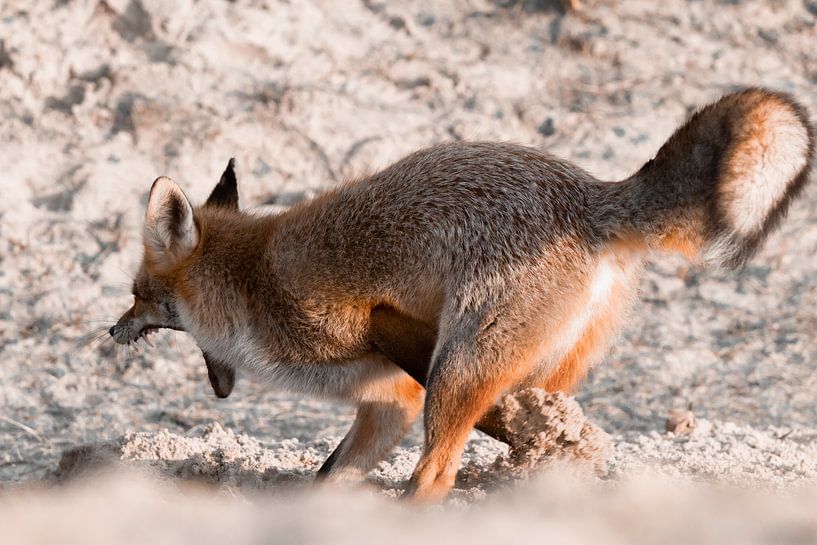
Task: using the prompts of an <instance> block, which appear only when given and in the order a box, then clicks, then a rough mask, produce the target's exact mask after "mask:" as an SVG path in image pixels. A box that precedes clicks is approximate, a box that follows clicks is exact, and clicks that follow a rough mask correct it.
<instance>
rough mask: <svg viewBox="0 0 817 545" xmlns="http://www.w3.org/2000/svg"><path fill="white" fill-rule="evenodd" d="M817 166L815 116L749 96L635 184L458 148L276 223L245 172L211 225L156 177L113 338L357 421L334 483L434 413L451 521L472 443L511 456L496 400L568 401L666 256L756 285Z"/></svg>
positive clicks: (428, 434)
mask: <svg viewBox="0 0 817 545" xmlns="http://www.w3.org/2000/svg"><path fill="white" fill-rule="evenodd" d="M813 153H814V132H813V130H812V128H811V126H810V124H809V121H808V116H807V113H806V111H805V110H804V109H803V108H802V107H801V106H799V105H798V104H797V103H796V102H795V101H794V100H793V99H792V98H791V97H790V96H788V95H786V94H783V93H779V92H772V91H768V90H764V89H756V88H751V89H747V90H744V91H741V92H737V93H734V94H730V95H727V96H725V97H723V98H721V99H720V100H719V101H717V102H715V103H713V104H710V105H709V106H706V107H704V108H703V109H701V110H699V111H698V112H697V113H695V114H694V115H692V116H691V118H690V119H689V120H688V121H687V122H686V123H685V124H684V125H683V126H681V127H680V128H679V129H678V130H677V131H676V132H675V133H674V134H673V135H672V137H671V138H670V139H669V140H668V141H667V142H666V143H665V144H664V145H663V146H662V147H661V149H660V150H659V151H658V153H657V155H656V156H655V158H654V159H652V160H650V161H649V162H648V163H646V164H645V165H644V166H643V167H641V169H640V170H638V171H637V172H636V173H635V174H633V175H632V176H630V177H629V178H627V179H626V180H623V181H620V182H603V181H599V180H597V179H596V178H594V177H593V176H591V175H590V174H588V173H587V172H585V171H583V170H581V169H580V168H578V167H576V166H575V165H573V164H570V163H568V162H566V161H563V160H560V159H557V158H555V157H552V156H550V155H547V154H545V153H542V152H540V151H537V150H534V149H530V148H526V147H521V146H517V145H511V144H501V143H450V144H443V145H438V146H434V147H431V148H428V149H425V150H422V151H418V152H416V153H413V154H411V155H409V156H408V157H406V158H404V159H402V160H400V161H398V162H397V163H395V164H393V165H392V166H390V167H388V168H386V169H385V170H383V171H381V172H379V173H377V174H374V175H373V176H370V177H367V178H365V179H361V180H357V181H353V182H349V183H345V184H342V185H339V186H338V187H336V188H334V189H332V190H331V191H328V192H326V193H323V194H321V195H320V196H318V197H317V198H315V199H313V200H311V201H309V202H305V203H301V204H298V205H296V206H294V207H293V208H291V209H289V210H288V211H286V212H284V213H281V214H279V215H275V216H261V215H258V214H253V213H248V212H243V211H241V210H240V209H239V203H238V190H237V181H236V173H235V164H234V161H233V160H230V162H229V164H228V165H227V168H226V170H225V172H224V174H223V175H222V177H221V179H220V181H219V182H218V184H217V185H216V187H215V189H214V190H213V192H212V194H211V195H210V197H209V198H208V200H207V202H206V203H204V205H202V206H198V207H193V206H192V205H191V204H190V202H189V201H188V199H187V197H186V196H185V194H184V193H183V192H182V190H181V189H180V188H179V186H177V185H176V184H175V183H174V182H173V181H171V180H170V179H169V178H166V177H161V178H158V179H157V180H156V181H155V182H153V186H152V187H151V190H150V197H149V202H148V209H147V215H146V219H145V227H144V259H143V262H142V264H141V266H140V268H139V271H138V273H137V275H136V278H135V281H134V283H133V295H134V299H135V301H134V304H133V306H132V307H131V308H130V309H129V310H128V311H127V312H126V313H125V314H124V315H123V316H122V317H121V318H120V320H119V321H118V322H117V324H116V325H114V326H113V327H112V328H111V329H110V334H111V336H112V337H113V338H114V340H115V341H116V342H118V343H132V342H135V341H137V340H139V339H141V338H144V337H146V336H147V335H149V334H150V333H151V332H153V331H154V330H156V329H158V328H173V329H177V330H182V331H186V332H188V333H189V334H190V335H192V336H193V338H194V339H195V340H196V342H197V343H198V345H199V347H200V348H201V350H202V352H203V354H204V360H205V362H206V364H207V370H208V375H209V378H210V382H211V385H212V387H213V390H214V391H215V393H216V395H217V396H219V397H226V396H228V395H229V394H230V392H231V391H232V389H233V386H234V383H235V377H236V373H237V372H245V371H246V372H250V373H252V374H255V375H260V376H261V377H264V378H266V379H268V380H270V381H271V382H273V383H275V384H277V385H279V386H283V387H285V388H288V389H290V390H293V391H296V392H302V393H304V394H311V395H316V396H325V397H328V398H334V399H341V400H347V401H352V402H354V403H355V404H356V405H357V407H358V410H357V417H356V419H355V421H354V424H353V426H352V428H351V430H350V431H349V433H348V434H347V435H346V436H345V437H344V438H343V440H342V441H341V442H340V444H339V445H338V447H337V449H336V450H335V451H334V452H333V453H332V454H331V455H330V456H329V458H328V459H327V460H326V463H325V464H324V465H323V467H321V469H320V470H319V476H320V477H322V478H324V479H328V480H348V479H361V478H363V477H364V476H365V475H366V474H367V472H368V471H369V470H370V469H371V468H372V467H373V466H374V465H375V464H376V463H377V462H378V461H380V460H381V459H382V458H384V457H385V456H386V455H387V454H388V453H389V451H390V450H391V449H392V448H393V447H394V445H395V444H396V443H397V442H398V441H399V440H400V438H401V437H402V436H403V434H404V433H405V432H406V430H407V428H408V426H409V425H410V424H411V423H412V422H413V421H414V420H415V418H416V417H417V415H418V414H419V412H420V411H421V410H423V416H424V424H425V440H424V447H423V453H422V456H421V458H420V460H419V462H418V464H417V467H416V468H415V470H414V472H413V474H412V476H411V479H410V480H409V482H408V485H407V496H408V497H410V498H414V499H415V500H416V501H426V502H427V501H435V500H438V499H440V498H442V497H444V496H445V495H446V493H447V492H448V490H449V489H450V487H451V486H452V484H453V481H454V478H455V475H456V472H457V470H458V467H459V460H460V454H461V451H462V448H463V445H464V443H465V441H466V438H467V436H468V434H469V432H470V430H471V429H472V428H473V427H474V426H476V427H477V428H478V429H482V430H484V431H486V432H488V433H489V434H491V435H494V436H495V437H497V438H499V439H502V438H503V431H502V430H501V429H499V428H498V427H497V425H496V418H495V417H493V416H492V414H493V413H492V408H493V407H494V404H495V402H496V400H497V398H498V397H499V396H500V395H502V394H503V393H504V392H507V391H513V390H515V389H518V388H522V387H529V386H539V387H542V388H544V389H546V390H549V391H556V390H563V391H570V390H571V389H572V388H574V387H575V386H576V385H577V383H578V382H579V381H581V380H582V379H583V377H584V376H585V374H586V373H587V371H588V369H589V368H590V366H592V365H594V364H595V363H597V362H599V360H601V359H602V358H603V357H604V355H605V352H606V351H607V349H608V347H609V345H610V343H611V342H612V341H613V340H614V339H615V336H616V334H617V333H618V331H619V327H620V325H621V321H622V316H623V315H624V314H626V312H627V311H628V309H629V308H630V306H631V305H632V304H633V303H634V300H635V299H636V298H637V285H638V279H639V274H640V273H641V271H642V268H643V266H644V262H645V259H646V258H647V257H648V256H649V255H650V253H651V252H653V251H678V252H681V253H683V254H685V255H686V256H687V257H688V258H689V259H691V260H693V261H697V262H700V263H702V264H707V265H711V266H714V267H716V268H719V269H735V268H738V267H740V266H742V265H743V264H744V263H745V262H746V261H747V260H748V259H749V258H750V257H751V256H752V255H753V254H754V253H755V252H756V251H757V250H758V248H759V247H760V245H761V243H762V242H763V240H764V238H765V237H766V235H767V234H768V233H769V231H770V230H771V229H772V228H774V227H775V225H776V224H777V223H778V222H779V221H780V219H781V218H782V217H783V216H784V215H785V213H786V210H787V208H788V206H789V204H790V202H791V201H792V199H793V198H794V197H795V196H796V195H797V194H798V193H799V192H800V191H801V189H802V187H803V185H804V184H805V183H806V181H807V178H808V174H809V169H810V163H811V161H812V156H813ZM424 392H425V395H424Z"/></svg>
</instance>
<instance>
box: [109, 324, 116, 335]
mask: <svg viewBox="0 0 817 545" xmlns="http://www.w3.org/2000/svg"><path fill="white" fill-rule="evenodd" d="M108 333H109V334H110V335H111V337H113V335H114V333H116V326H115V325H112V326H111V328H110V329H109V330H108Z"/></svg>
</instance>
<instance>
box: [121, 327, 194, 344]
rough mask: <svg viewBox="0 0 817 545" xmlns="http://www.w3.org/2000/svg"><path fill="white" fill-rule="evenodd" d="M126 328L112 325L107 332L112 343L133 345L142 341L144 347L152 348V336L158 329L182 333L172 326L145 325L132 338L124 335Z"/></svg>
mask: <svg viewBox="0 0 817 545" xmlns="http://www.w3.org/2000/svg"><path fill="white" fill-rule="evenodd" d="M125 327H127V326H123V325H119V324H117V325H114V326H113V327H111V329H109V330H108V333H109V334H110V335H111V337H113V339H114V341H116V342H117V343H119V344H135V343H136V342H137V341H143V342H144V343H145V344H146V345H148V346H150V347H153V346H154V345H153V340H152V338H151V337H152V336H153V334H154V333H156V332H157V331H159V330H160V329H174V330H176V331H182V329H180V328H178V327H172V326H164V325H157V324H147V325H145V326H142V328H141V329H140V330H139V331H138V332H137V333H136V334H135V335H133V336H131V335H128V334H127V333H125V331H126V330H123V328H125Z"/></svg>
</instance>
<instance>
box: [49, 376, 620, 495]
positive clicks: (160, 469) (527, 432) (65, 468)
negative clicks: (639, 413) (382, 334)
mask: <svg viewBox="0 0 817 545" xmlns="http://www.w3.org/2000/svg"><path fill="white" fill-rule="evenodd" d="M499 408H500V411H499V414H500V421H501V425H502V426H503V427H504V428H505V430H506V435H507V437H508V438H509V440H510V442H511V448H510V450H509V451H508V453H507V454H505V453H503V452H502V451H501V449H497V450H495V451H493V456H494V461H493V463H486V458H489V457H490V456H491V453H490V452H488V453H485V454H484V455H483V456H481V457H478V458H477V459H474V457H473V456H472V457H468V456H466V458H467V459H468V460H470V461H471V462H472V463H471V466H470V468H469V469H470V471H469V470H466V471H465V472H464V476H463V479H461V483H465V484H466V485H468V484H469V482H470V487H471V488H477V489H479V490H480V491H481V492H483V493H481V494H474V493H472V494H470V495H468V498H469V499H474V498H476V497H481V496H484V488H485V485H488V484H497V483H507V482H510V481H515V480H518V479H523V478H527V477H529V476H530V475H531V474H532V473H534V472H536V471H539V470H542V469H545V468H546V467H548V466H549V465H550V464H551V463H554V462H559V463H561V464H566V465H569V466H570V467H572V468H574V469H576V470H577V472H578V473H581V472H583V471H585V470H586V469H591V470H592V471H593V472H596V473H599V474H605V473H606V471H607V464H606V462H607V459H608V458H609V457H610V455H611V453H612V450H613V449H612V441H611V440H610V437H609V436H608V435H607V434H606V433H605V432H604V431H602V430H601V429H600V428H599V427H598V426H596V425H594V424H592V423H591V422H589V421H588V420H587V419H586V418H585V416H584V414H583V412H582V410H581V407H579V404H578V403H576V401H575V400H574V399H573V398H570V397H567V396H565V395H563V394H561V393H555V394H549V393H547V392H544V391H543V390H541V389H536V388H533V389H528V390H523V391H521V392H518V393H516V394H512V395H507V396H505V397H504V398H503V400H502V402H501V403H500V404H499ZM328 446H329V443H327V444H326V446H325V447H324V446H309V445H304V444H302V443H300V442H299V441H298V440H296V439H289V440H284V441H280V442H275V443H273V444H271V445H266V446H264V445H262V444H261V443H260V442H259V441H257V440H256V439H253V438H252V437H249V436H247V435H243V434H235V433H233V432H232V431H231V430H229V429H225V428H223V427H222V426H221V425H220V424H218V423H216V422H214V423H211V424H209V425H207V426H205V427H204V428H202V430H201V432H200V435H198V436H194V437H188V436H182V435H177V434H174V433H170V432H169V431H167V430H162V431H160V432H158V433H147V432H140V433H135V432H128V433H126V434H124V435H123V436H121V437H120V438H118V439H117V440H114V441H107V442H100V443H92V444H87V445H82V446H79V447H75V448H71V449H68V450H66V451H64V452H63V454H62V456H61V459H60V462H59V465H58V468H57V469H56V470H55V471H53V472H52V473H51V474H49V475H48V477H47V480H49V481H51V482H60V483H61V482H66V481H73V480H76V479H78V478H81V477H87V476H88V475H89V474H93V473H95V472H98V471H100V470H106V469H110V468H112V467H119V468H121V467H137V468H141V469H144V470H147V471H149V472H152V473H156V474H158V475H160V476H162V477H166V478H167V477H169V478H173V479H182V480H186V481H196V482H201V483H205V484H210V485H216V486H219V487H226V488H229V489H246V490H264V489H268V488H272V487H278V486H281V485H293V484H298V483H301V484H305V483H308V482H311V480H312V478H313V477H314V474H315V471H317V468H318V467H319V466H320V464H321V463H322V461H323V460H324V458H325V457H326V456H327V455H328V452H329V450H328ZM415 461H416V457H415V456H406V454H405V452H404V451H403V450H402V449H398V452H397V453H396V454H395V455H394V456H392V462H391V463H387V462H384V463H383V464H381V465H380V466H379V467H378V468H377V469H375V471H374V472H373V474H372V476H371V479H370V481H371V482H372V483H373V484H375V485H376V486H378V487H379V488H380V489H381V490H382V491H383V492H384V493H385V494H386V495H389V496H394V495H396V494H397V489H396V488H398V487H399V482H400V481H402V480H405V479H406V478H408V476H409V473H410V471H411V468H412V467H413V463H414V462H415ZM395 469H396V471H395Z"/></svg>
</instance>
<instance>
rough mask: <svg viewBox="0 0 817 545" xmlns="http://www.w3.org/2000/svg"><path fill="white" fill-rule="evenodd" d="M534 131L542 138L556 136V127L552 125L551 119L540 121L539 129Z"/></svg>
mask: <svg viewBox="0 0 817 545" xmlns="http://www.w3.org/2000/svg"><path fill="white" fill-rule="evenodd" d="M536 130H537V131H538V132H539V134H541V135H542V136H553V135H554V134H556V127H555V125H554V123H553V118H552V117H548V118H547V119H545V120H544V121H542V124H541V125H539V128H538V129H536Z"/></svg>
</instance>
